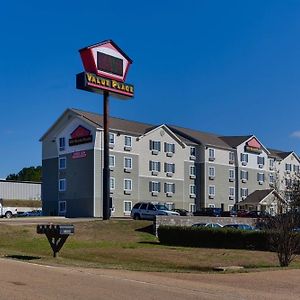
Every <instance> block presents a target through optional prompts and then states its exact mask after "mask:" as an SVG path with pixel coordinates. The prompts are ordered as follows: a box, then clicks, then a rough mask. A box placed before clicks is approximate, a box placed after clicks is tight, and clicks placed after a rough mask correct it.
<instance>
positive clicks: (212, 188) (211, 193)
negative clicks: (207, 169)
mask: <svg viewBox="0 0 300 300" xmlns="http://www.w3.org/2000/svg"><path fill="white" fill-rule="evenodd" d="M215 195H216V187H215V186H214V185H209V186H208V196H211V197H214V196H215Z"/></svg>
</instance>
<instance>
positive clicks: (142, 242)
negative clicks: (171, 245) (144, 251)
mask: <svg viewBox="0 0 300 300" xmlns="http://www.w3.org/2000/svg"><path fill="white" fill-rule="evenodd" d="M138 243H139V244H146V245H156V246H157V245H161V243H160V242H158V241H157V242H156V241H153V242H151V241H140V242H138Z"/></svg>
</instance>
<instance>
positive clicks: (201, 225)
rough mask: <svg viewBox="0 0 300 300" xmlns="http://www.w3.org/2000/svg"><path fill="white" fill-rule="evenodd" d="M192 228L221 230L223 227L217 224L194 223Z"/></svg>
mask: <svg viewBox="0 0 300 300" xmlns="http://www.w3.org/2000/svg"><path fill="white" fill-rule="evenodd" d="M192 227H208V228H222V227H223V226H222V225H221V224H219V223H195V224H193V225H192Z"/></svg>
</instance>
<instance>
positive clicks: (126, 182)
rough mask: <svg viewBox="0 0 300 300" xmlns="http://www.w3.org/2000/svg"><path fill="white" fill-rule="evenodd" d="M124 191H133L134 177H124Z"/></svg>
mask: <svg viewBox="0 0 300 300" xmlns="http://www.w3.org/2000/svg"><path fill="white" fill-rule="evenodd" d="M124 191H132V179H128V178H125V179H124Z"/></svg>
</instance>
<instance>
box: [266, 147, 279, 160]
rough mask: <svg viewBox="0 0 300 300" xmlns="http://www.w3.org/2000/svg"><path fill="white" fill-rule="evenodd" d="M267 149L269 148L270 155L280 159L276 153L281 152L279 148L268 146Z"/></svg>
mask: <svg viewBox="0 0 300 300" xmlns="http://www.w3.org/2000/svg"><path fill="white" fill-rule="evenodd" d="M268 150H269V152H270V154H269V156H270V157H274V158H276V159H277V160H282V158H281V156H280V155H279V154H278V153H280V152H282V151H280V150H275V149H271V148H268Z"/></svg>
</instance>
